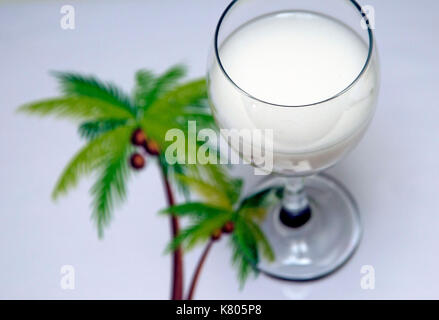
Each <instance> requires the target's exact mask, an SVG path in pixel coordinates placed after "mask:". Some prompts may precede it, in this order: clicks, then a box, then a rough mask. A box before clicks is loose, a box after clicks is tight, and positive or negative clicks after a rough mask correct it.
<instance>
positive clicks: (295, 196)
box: [280, 178, 311, 228]
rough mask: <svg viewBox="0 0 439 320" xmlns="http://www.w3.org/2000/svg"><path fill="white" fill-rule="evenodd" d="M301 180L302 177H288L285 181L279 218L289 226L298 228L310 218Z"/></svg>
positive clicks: (309, 209)
mask: <svg viewBox="0 0 439 320" xmlns="http://www.w3.org/2000/svg"><path fill="white" fill-rule="evenodd" d="M303 180H304V178H288V179H287V180H286V183H285V189H284V193H283V199H282V210H281V212H280V220H281V221H282V223H283V224H285V225H286V226H288V227H291V228H299V227H301V226H303V225H305V224H306V223H307V222H308V221H309V219H310V218H311V208H310V206H309V201H308V197H307V195H306V192H305V187H304V181H303Z"/></svg>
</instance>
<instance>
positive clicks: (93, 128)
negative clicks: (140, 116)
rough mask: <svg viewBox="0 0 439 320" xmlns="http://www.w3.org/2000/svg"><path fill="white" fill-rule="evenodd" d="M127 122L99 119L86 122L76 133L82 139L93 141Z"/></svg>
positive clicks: (123, 120) (124, 120)
mask: <svg viewBox="0 0 439 320" xmlns="http://www.w3.org/2000/svg"><path fill="white" fill-rule="evenodd" d="M127 122H128V120H126V119H101V120H92V121H86V122H83V123H82V124H81V125H80V126H79V128H78V133H79V135H80V136H81V137H82V138H85V139H87V140H93V139H96V138H97V137H98V136H100V135H101V134H103V133H106V132H108V131H112V130H114V129H116V128H119V127H121V126H124V125H126V124H127Z"/></svg>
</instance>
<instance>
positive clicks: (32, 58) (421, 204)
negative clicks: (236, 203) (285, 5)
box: [0, 0, 439, 299]
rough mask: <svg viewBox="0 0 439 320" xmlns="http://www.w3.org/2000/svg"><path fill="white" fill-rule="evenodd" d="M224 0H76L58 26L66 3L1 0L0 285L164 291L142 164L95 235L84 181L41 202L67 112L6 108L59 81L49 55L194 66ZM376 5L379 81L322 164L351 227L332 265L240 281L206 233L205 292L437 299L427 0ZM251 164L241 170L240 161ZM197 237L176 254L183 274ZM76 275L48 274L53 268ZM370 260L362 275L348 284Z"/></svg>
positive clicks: (119, 75) (105, 69)
mask: <svg viewBox="0 0 439 320" xmlns="http://www.w3.org/2000/svg"><path fill="white" fill-rule="evenodd" d="M226 3H227V2H226V1H220V0H215V1H205V0H193V1H189V0H187V1H176V0H175V1H170V0H167V1H164V0H162V1H140V0H139V1H117V2H116V1H105V2H103V1H100V2H99V3H98V2H97V1H80V2H77V3H76V2H74V4H75V7H76V30H74V31H64V30H62V29H61V28H60V27H59V19H60V16H61V15H60V13H59V10H60V7H61V6H62V5H63V4H65V2H54V1H41V2H40V3H37V2H36V1H32V2H31V1H28V2H16V3H12V2H10V3H8V2H6V3H5V2H2V3H1V4H0V57H1V59H0V70H1V73H0V92H1V94H0V106H1V109H0V112H1V117H0V132H1V133H0V146H1V150H2V151H1V153H0V181H1V184H0V197H1V201H0V298H8V299H9V298H37V299H45V298H59V299H64V298H66V299H68V298H73V299H76V298H85V299H88V298H122V299H124V298H134V299H152V298H158V299H166V298H168V294H169V270H170V264H169V257H167V256H164V255H163V248H164V246H165V244H166V242H167V241H168V234H169V230H168V223H167V220H166V219H164V218H160V217H158V216H157V215H156V212H157V210H158V209H160V208H162V207H163V206H164V197H163V195H162V192H161V189H159V188H158V183H159V175H158V171H157V170H156V169H155V168H154V167H153V166H151V167H149V168H148V170H146V171H144V172H143V173H142V174H140V175H139V176H137V177H136V178H135V179H134V180H133V181H132V183H131V184H130V187H129V191H130V194H129V199H128V202H127V203H126V204H125V205H124V206H123V207H122V208H120V209H119V210H118V211H117V212H116V214H115V219H114V222H113V224H112V225H111V227H110V229H109V230H108V231H107V233H106V237H105V239H104V240H103V241H98V240H97V237H96V231H95V229H94V226H93V225H92V223H91V221H90V219H89V215H90V208H89V202H90V198H89V196H88V188H89V187H90V184H91V181H85V182H83V183H82V184H81V185H80V187H79V188H78V189H77V190H75V191H73V192H72V193H71V194H70V195H69V196H68V197H67V198H65V199H62V200H61V201H59V203H56V204H55V203H52V202H51V200H50V192H51V189H52V187H53V185H54V183H55V180H56V179H57V176H58V174H59V173H60V171H61V169H62V168H63V166H64V165H65V164H66V162H67V160H68V159H69V158H70V157H71V156H72V154H73V152H75V151H76V150H77V149H78V148H79V147H80V145H81V141H80V140H79V138H78V137H77V135H76V128H75V126H73V125H71V124H69V123H67V122H61V121H56V120H53V119H44V120H41V119H37V118H30V117H25V116H23V115H17V114H15V113H14V110H15V109H16V107H17V106H19V105H20V104H22V103H24V102H28V101H32V100H35V99H39V98H43V97H48V96H53V95H55V94H57V90H56V83H55V81H54V80H53V79H52V78H51V77H50V76H49V75H48V70H75V71H80V72H86V73H94V74H97V75H99V76H100V77H101V78H103V79H107V80H113V81H114V82H116V83H118V84H121V85H122V86H123V87H124V88H125V89H127V90H129V89H130V88H131V86H132V84H133V81H132V77H133V73H134V71H135V70H136V69H138V68H140V67H150V68H153V69H154V70H157V71H161V70H163V69H164V68H165V67H167V66H169V65H170V64H172V63H175V62H181V61H182V62H186V63H188V64H189V65H190V66H191V73H192V75H197V76H198V75H202V74H204V70H205V61H206V56H207V52H208V45H209V44H210V41H211V37H212V32H213V29H214V27H215V24H216V21H217V19H218V18H219V16H220V14H221V12H222V10H223V9H224V7H225V5H226ZM368 4H371V5H373V6H375V10H376V27H377V30H376V34H377V38H378V44H379V48H380V54H381V65H382V76H383V78H382V92H381V96H380V103H379V106H378V111H377V114H376V118H375V120H374V122H373V125H372V126H371V128H370V130H369V132H368V134H367V135H366V138H365V139H364V140H363V141H362V143H361V144H360V146H359V147H358V148H357V149H356V150H355V151H354V152H353V153H352V154H351V155H350V156H349V157H348V158H347V159H346V160H344V161H343V162H341V163H340V164H338V165H337V166H336V167H335V168H334V169H332V170H331V173H332V174H333V175H335V176H336V177H337V178H338V179H339V180H341V181H343V182H344V184H345V185H346V186H347V187H348V188H349V189H350V190H351V191H352V193H353V194H354V195H355V196H356V198H357V200H358V203H359V205H360V208H361V210H362V212H363V218H364V226H365V234H364V239H363V242H362V243H361V246H360V248H359V251H358V252H357V254H356V255H355V256H354V258H353V259H352V260H351V261H350V262H349V263H348V265H346V266H345V267H344V268H343V269H341V270H340V271H338V272H337V273H336V274H334V275H332V276H330V277H328V278H326V279H323V280H321V281H318V282H313V283H308V284H296V283H284V282H278V281H273V280H271V279H267V278H265V277H262V276H261V277H259V278H258V279H257V280H255V281H250V282H249V283H248V284H247V286H246V287H245V289H244V290H242V291H239V290H238V284H237V282H236V281H235V274H234V270H233V269H231V267H230V264H229V256H230V252H229V251H228V250H227V248H226V246H225V244H224V243H221V244H219V245H217V246H215V247H214V249H213V251H212V252H211V255H210V256H209V259H208V261H207V264H206V266H205V269H204V271H203V274H202V277H201V281H200V285H199V288H198V291H197V297H198V298H205V299H256V298H259V299H284V298H285V299H310V298H315V299H329V298H344V299H351V298H360V299H372V298H378V299H381V298H439V288H438V286H437V284H438V282H439V273H438V270H439V256H438V254H437V252H438V247H439V210H438V209H439V205H438V203H439V201H438V199H437V197H438V187H439V170H438V165H439V129H438V123H437V119H438V118H439V109H438V101H439V90H438V80H437V79H438V78H437V75H438V72H439V62H438V57H439V44H438V39H437V34H435V32H436V30H437V29H438V27H439V25H438V20H437V19H436V12H438V10H439V2H437V1H434V0H431V1H427V0H423V1H417V2H415V1H396V0H394V1H391V0H381V1H377V0H374V1H372V0H371V1H369V3H368ZM247 171H248V172H251V170H247ZM198 254H199V251H195V252H194V253H191V254H190V255H189V256H187V257H186V264H185V267H186V274H187V279H188V277H189V275H190V271H192V270H193V266H194V263H195V261H196V258H197V257H198ZM65 264H71V265H73V266H75V268H76V289H75V290H73V291H63V290H61V289H60V286H59V281H60V275H59V272H60V267H61V266H62V265H65ZM363 265H373V266H374V268H375V271H376V288H375V290H368V291H365V290H362V289H361V288H360V279H361V276H362V275H361V274H360V269H361V266H363Z"/></svg>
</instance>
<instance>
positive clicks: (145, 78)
mask: <svg viewBox="0 0 439 320" xmlns="http://www.w3.org/2000/svg"><path fill="white" fill-rule="evenodd" d="M154 80H155V75H154V73H153V72H151V71H150V70H144V69H143V70H139V71H137V72H136V75H135V87H134V92H133V97H134V98H133V99H134V103H135V105H136V106H138V107H139V108H140V109H146V107H147V106H148V103H151V101H147V96H148V94H149V93H150V92H151V90H152V88H153V86H154V83H155V81H154Z"/></svg>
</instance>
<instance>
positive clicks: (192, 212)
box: [160, 202, 230, 219]
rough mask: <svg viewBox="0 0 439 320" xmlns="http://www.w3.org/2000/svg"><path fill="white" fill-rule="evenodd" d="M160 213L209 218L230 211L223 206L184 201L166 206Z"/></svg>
mask: <svg viewBox="0 0 439 320" xmlns="http://www.w3.org/2000/svg"><path fill="white" fill-rule="evenodd" d="M160 212H161V213H166V214H172V215H175V216H179V217H183V216H189V217H191V218H196V219H199V218H210V217H215V216H217V215H219V214H223V213H227V214H228V213H230V212H229V211H228V210H226V209H224V208H219V207H215V206H213V205H209V204H206V203H202V202H186V203H183V204H179V205H175V206H171V207H168V208H166V209H164V210H161V211H160Z"/></svg>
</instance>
